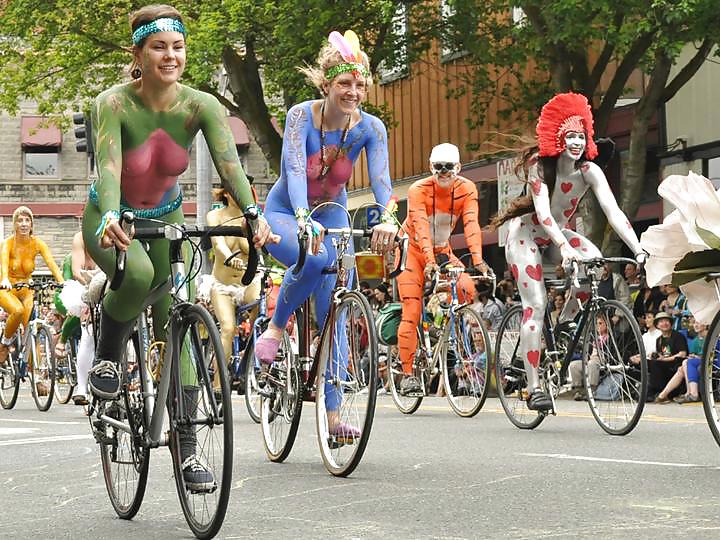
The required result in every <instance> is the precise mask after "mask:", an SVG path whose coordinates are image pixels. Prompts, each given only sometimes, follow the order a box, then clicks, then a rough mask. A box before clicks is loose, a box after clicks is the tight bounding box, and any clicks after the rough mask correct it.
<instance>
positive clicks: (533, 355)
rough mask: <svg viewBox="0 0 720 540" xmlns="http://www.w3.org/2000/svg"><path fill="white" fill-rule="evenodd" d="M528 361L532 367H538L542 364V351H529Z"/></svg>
mask: <svg viewBox="0 0 720 540" xmlns="http://www.w3.org/2000/svg"><path fill="white" fill-rule="evenodd" d="M527 359H528V362H530V365H531V366H532V367H538V365H539V364H540V351H528V353H527Z"/></svg>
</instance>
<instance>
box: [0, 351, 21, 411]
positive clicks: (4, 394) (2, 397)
mask: <svg viewBox="0 0 720 540" xmlns="http://www.w3.org/2000/svg"><path fill="white" fill-rule="evenodd" d="M19 364H20V359H19V354H18V351H14V352H12V353H10V355H8V359H7V361H6V362H5V365H4V366H3V367H2V368H0V404H1V405H2V407H3V409H12V408H13V407H14V406H15V403H17V398H18V393H19V392H20V366H19Z"/></svg>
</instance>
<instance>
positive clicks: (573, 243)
mask: <svg viewBox="0 0 720 540" xmlns="http://www.w3.org/2000/svg"><path fill="white" fill-rule="evenodd" d="M570 246H571V247H574V248H576V247H580V239H579V238H571V239H570Z"/></svg>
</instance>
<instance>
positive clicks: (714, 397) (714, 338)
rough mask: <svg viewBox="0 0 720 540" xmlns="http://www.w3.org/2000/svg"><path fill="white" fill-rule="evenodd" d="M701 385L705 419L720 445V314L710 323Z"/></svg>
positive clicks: (703, 359) (704, 350) (701, 367)
mask: <svg viewBox="0 0 720 540" xmlns="http://www.w3.org/2000/svg"><path fill="white" fill-rule="evenodd" d="M700 385H701V392H700V395H701V396H702V402H703V410H704V411H705V418H706V419H707V423H708V426H710V433H712V436H713V438H714V439H715V442H716V443H717V444H718V445H720V312H718V314H717V315H715V318H714V319H713V321H712V323H710V328H709V329H708V334H707V337H706V338H705V344H704V345H703V358H702V364H701V366H700Z"/></svg>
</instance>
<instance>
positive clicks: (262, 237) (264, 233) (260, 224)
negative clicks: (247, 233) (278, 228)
mask: <svg viewBox="0 0 720 540" xmlns="http://www.w3.org/2000/svg"><path fill="white" fill-rule="evenodd" d="M279 242H280V235H277V234H273V232H272V230H270V225H269V224H268V222H267V221H266V220H265V218H264V217H263V216H258V219H257V230H256V232H255V236H253V245H254V246H255V249H260V248H261V247H263V246H264V245H266V244H278V243H279Z"/></svg>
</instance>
